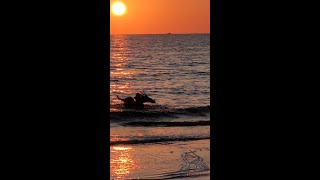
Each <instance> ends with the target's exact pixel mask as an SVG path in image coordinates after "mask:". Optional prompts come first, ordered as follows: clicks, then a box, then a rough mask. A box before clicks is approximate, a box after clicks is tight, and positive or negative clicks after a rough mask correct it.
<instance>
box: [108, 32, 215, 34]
mask: <svg viewBox="0 0 320 180" xmlns="http://www.w3.org/2000/svg"><path fill="white" fill-rule="evenodd" d="M164 34H181V35H183V34H210V32H203V33H170V32H168V33H134V34H133V33H118V34H116V33H114V34H111V33H110V35H164Z"/></svg>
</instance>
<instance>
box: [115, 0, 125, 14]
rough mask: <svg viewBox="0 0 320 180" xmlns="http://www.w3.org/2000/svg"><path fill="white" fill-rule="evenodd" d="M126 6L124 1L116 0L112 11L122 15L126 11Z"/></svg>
mask: <svg viewBox="0 0 320 180" xmlns="http://www.w3.org/2000/svg"><path fill="white" fill-rule="evenodd" d="M126 9H127V8H126V6H125V5H124V4H123V3H122V2H119V1H118V2H115V3H113V5H112V12H113V14H115V15H118V16H121V15H123V14H124V13H125V12H126Z"/></svg>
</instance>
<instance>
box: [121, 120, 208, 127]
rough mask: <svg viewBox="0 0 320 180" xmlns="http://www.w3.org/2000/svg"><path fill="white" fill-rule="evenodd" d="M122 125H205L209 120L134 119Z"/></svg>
mask: <svg viewBox="0 0 320 180" xmlns="http://www.w3.org/2000/svg"><path fill="white" fill-rule="evenodd" d="M123 125H124V126H161V127H175V126H207V125H210V121H189V122H187V121H184V122H146V121H135V122H128V123H124V124H123Z"/></svg>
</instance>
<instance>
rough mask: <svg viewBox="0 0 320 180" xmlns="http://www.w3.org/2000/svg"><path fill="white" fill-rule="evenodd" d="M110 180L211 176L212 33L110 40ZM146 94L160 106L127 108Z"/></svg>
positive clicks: (127, 37) (153, 104) (116, 36)
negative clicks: (128, 102) (128, 99)
mask: <svg viewBox="0 0 320 180" xmlns="http://www.w3.org/2000/svg"><path fill="white" fill-rule="evenodd" d="M110 47H111V48H110V58H111V59H110V128H111V129H110V153H111V154H110V173H111V176H110V179H173V178H175V179H179V178H180V179H188V178H193V179H209V178H210V34H158V35H154V34H153V35H151V34H150V35H147V34H146V35H111V36H110ZM138 91H144V92H145V93H146V94H147V95H148V96H149V97H150V98H152V99H154V100H155V101H156V103H145V107H144V108H143V109H141V108H125V107H124V106H123V102H122V101H120V100H119V99H117V97H116V95H118V96H119V97H120V98H126V97H129V96H131V97H134V96H135V94H136V93H137V92H138Z"/></svg>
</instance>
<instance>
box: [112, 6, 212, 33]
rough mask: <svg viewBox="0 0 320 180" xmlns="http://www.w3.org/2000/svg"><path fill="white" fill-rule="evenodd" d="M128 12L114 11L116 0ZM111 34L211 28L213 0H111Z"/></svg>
mask: <svg viewBox="0 0 320 180" xmlns="http://www.w3.org/2000/svg"><path fill="white" fill-rule="evenodd" d="M117 1H120V2H122V3H124V4H125V6H126V12H125V13H124V14H123V15H120V16H117V15H115V14H114V13H113V12H112V10H111V9H112V5H113V3H114V2H117ZM110 32H111V34H163V33H173V34H189V33H209V32H210V0H110Z"/></svg>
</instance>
